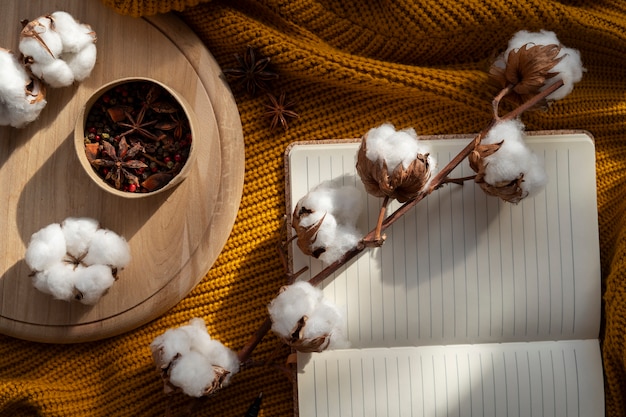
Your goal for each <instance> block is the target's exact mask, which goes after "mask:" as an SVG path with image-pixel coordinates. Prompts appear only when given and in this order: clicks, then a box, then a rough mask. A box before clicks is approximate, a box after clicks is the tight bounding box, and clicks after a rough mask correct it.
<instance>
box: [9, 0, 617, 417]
mask: <svg viewBox="0 0 626 417" xmlns="http://www.w3.org/2000/svg"><path fill="white" fill-rule="evenodd" d="M92 1H94V0H92ZM104 2H105V4H107V5H108V6H110V7H112V8H114V9H115V10H116V11H118V12H119V13H122V14H128V15H132V16H141V15H151V14H155V13H162V12H168V11H174V12H176V13H179V16H180V17H181V18H182V19H183V20H184V21H185V22H186V23H187V24H188V25H189V26H190V27H191V28H192V29H193V30H194V31H195V32H196V33H197V34H198V36H199V37H200V38H201V39H202V41H203V42H205V44H206V46H207V47H208V48H209V50H210V51H211V53H212V54H213V55H214V56H215V58H216V59H217V61H218V62H219V63H220V65H221V66H222V68H228V67H234V66H235V65H236V60H235V58H234V57H233V55H234V54H235V53H237V54H242V53H243V52H244V51H245V48H246V46H247V45H251V46H254V47H255V48H256V49H257V50H258V51H260V52H261V53H262V54H263V55H265V56H268V57H270V58H271V65H272V68H273V70H274V71H276V72H278V73H279V74H280V79H279V80H278V81H277V82H276V90H277V91H284V92H285V93H286V94H287V95H288V96H289V98H290V99H292V100H294V102H295V104H294V109H295V110H296V111H297V112H298V113H299V115H300V117H299V118H298V119H295V120H293V121H292V122H291V123H290V128H289V129H288V130H287V131H283V130H282V129H281V128H278V129H275V130H273V131H272V130H271V129H270V128H269V122H268V120H267V118H266V117H265V114H264V113H265V111H266V110H265V108H264V103H265V100H266V99H265V97H263V96H259V97H252V96H250V95H248V94H246V93H245V92H244V91H241V90H237V89H235V90H234V94H235V97H236V99H237V104H238V107H239V111H240V114H241V119H242V123H243V131H244V137H245V148H246V155H245V156H246V174H245V184H244V191H243V197H242V203H241V207H240V209H239V212H238V217H237V220H236V223H235V225H234V229H233V232H232V235H231V236H230V238H229V240H228V242H227V244H226V246H225V248H224V250H223V252H222V253H221V255H220V257H219V258H218V260H217V262H216V264H215V265H214V267H213V268H212V269H211V270H210V271H209V272H208V274H207V276H206V277H205V278H204V279H203V280H202V282H201V283H200V284H199V285H198V286H197V287H196V288H195V289H194V290H193V291H192V292H191V293H190V294H189V295H188V296H187V297H186V298H185V299H183V300H182V301H181V302H180V303H179V304H178V305H177V306H176V307H175V308H173V309H172V310H171V311H169V312H168V313H167V314H165V315H163V316H162V317H161V318H159V319H157V320H155V321H153V322H152V323H149V324H147V325H145V326H143V327H141V328H139V329H137V330H135V331H133V332H130V333H128V334H125V335H122V336H119V337H115V338H112V339H108V340H104V341H100V342H95V343H86V344H78V345H69V346H67V345H46V344H36V343H30V342H24V341H20V340H15V339H12V338H9V337H5V336H0V415H1V416H35V415H45V416H133V417H134V416H159V415H163V413H164V410H165V409H166V407H167V406H168V402H169V406H170V407H171V412H172V415H185V413H187V411H189V410H190V409H193V410H194V411H193V413H194V414H193V415H202V416H243V415H244V414H245V411H246V409H247V407H248V406H249V405H250V403H251V402H252V400H253V399H254V398H255V397H256V396H257V395H258V394H259V392H263V395H264V400H263V407H262V411H261V413H260V415H261V416H288V415H291V414H292V410H293V401H292V385H291V383H290V381H289V379H288V378H287V377H286V375H285V373H284V372H282V371H281V370H280V369H278V368H268V367H258V368H252V369H249V370H245V371H243V372H241V373H239V374H237V375H236V376H235V377H234V378H233V380H232V383H231V385H230V386H229V387H227V388H225V389H224V390H223V391H221V392H220V393H219V394H218V395H217V396H214V397H212V398H208V399H203V400H200V401H197V402H195V403H194V402H189V400H188V399H187V398H185V397H183V396H172V397H166V396H165V395H164V394H163V392H162V384H161V380H160V377H159V375H158V373H157V372H156V371H155V369H154V365H153V362H152V359H151V356H150V349H149V344H150V342H151V341H152V340H153V339H154V338H155V337H156V336H157V335H159V334H161V333H163V332H164V331H165V330H166V329H168V328H170V327H174V326H178V325H181V324H184V323H186V322H187V321H188V320H189V319H190V318H192V317H202V318H204V319H205V320H206V322H207V325H208V330H209V333H210V334H211V335H212V336H214V337H215V338H217V339H219V340H221V341H222V342H224V343H225V344H226V345H228V346H229V347H232V348H233V349H239V348H240V347H241V346H242V345H244V344H245V342H246V341H247V340H248V338H249V337H250V335H251V334H252V332H253V331H254V330H256V328H257V327H258V326H259V325H260V324H261V323H262V322H263V320H264V319H265V317H266V304H267V303H268V302H269V301H270V300H271V299H272V298H273V297H274V296H275V293H276V291H277V290H278V288H279V287H280V286H281V285H282V284H283V283H284V279H285V278H284V275H283V267H282V264H281V261H280V259H279V258H278V257H277V256H276V249H275V247H276V245H277V242H278V239H279V238H278V232H279V229H280V225H281V218H282V216H283V215H284V211H285V210H284V184H285V182H284V174H283V160H282V157H283V152H284V150H285V147H286V146H287V145H288V144H289V143H291V142H293V141H297V140H310V139H324V138H352V137H359V136H361V135H362V134H363V133H365V132H366V131H367V130H368V129H369V128H371V127H374V126H377V125H379V124H382V123H384V122H391V123H393V124H394V125H395V126H396V127H399V128H400V127H408V126H412V127H415V129H416V130H417V132H418V133H419V134H425V135H426V134H450V133H471V132H477V131H479V130H480V129H482V128H483V127H484V126H485V124H486V123H487V122H488V121H489V120H490V117H491V107H490V102H491V98H492V97H493V95H494V93H495V91H494V89H493V88H492V87H489V86H488V84H487V69H488V67H489V65H490V63H491V61H492V59H493V57H494V56H495V54H496V53H497V52H498V51H500V50H502V49H503V48H504V47H505V46H506V43H507V42H508V39H509V38H510V36H511V35H512V34H513V33H514V32H515V31H517V30H520V29H528V30H539V29H548V30H552V31H554V32H556V33H557V35H558V37H559V39H560V40H561V41H562V42H563V43H564V44H565V45H567V46H569V47H573V48H576V49H579V50H580V51H581V54H582V58H583V63H584V65H585V67H586V68H587V70H588V71H587V73H586V74H585V75H584V78H583V81H582V82H580V83H579V84H577V86H576V87H575V89H574V92H573V93H572V94H571V95H570V96H568V97H567V98H566V99H564V100H562V101H559V102H557V103H556V104H554V105H553V106H552V108H551V109H550V110H549V111H548V112H535V113H532V114H531V113H528V114H526V115H525V116H524V121H525V123H526V125H527V129H528V130H544V129H586V130H589V131H590V132H591V133H592V134H593V135H594V136H595V139H596V148H597V155H596V156H597V184H598V205H599V213H600V215H599V228H600V243H601V257H602V280H603V281H602V282H603V333H602V334H601V338H602V350H603V357H604V370H605V375H606V383H605V385H606V386H605V389H606V407H607V415H609V416H622V415H626V404H625V399H626V350H625V344H624V339H625V338H626V240H625V238H626V186H625V182H626V2H623V1H621V0H603V1H597V2H596V1H585V0H561V1H554V0H506V1H505V0H462V1H460V0H422V1H414V0H396V1H387V2H382V1H364V0H342V1H331V0H290V1H282V0H259V1H253V0H223V1H208V2H207V1H202V0H104ZM281 346H282V345H281V343H280V342H279V341H278V339H277V338H276V337H275V336H273V335H271V334H269V335H267V336H266V337H265V339H264V341H263V342H262V343H261V344H260V345H259V346H258V347H257V349H256V350H255V355H254V356H255V357H256V358H258V359H260V360H263V359H267V358H269V357H270V356H272V355H274V354H276V350H277V349H278V354H279V355H280V356H281V357H284V355H285V353H286V352H287V351H286V350H285V349H284V348H282V347H281Z"/></svg>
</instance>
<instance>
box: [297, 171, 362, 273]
mask: <svg viewBox="0 0 626 417" xmlns="http://www.w3.org/2000/svg"><path fill="white" fill-rule="evenodd" d="M363 197H364V196H363V194H362V192H361V191H359V189H357V188H356V187H354V186H350V185H341V184H339V183H337V182H334V181H324V182H322V183H320V184H318V185H317V186H315V187H314V188H313V189H311V190H310V191H309V192H308V193H307V194H306V195H305V196H304V197H302V198H301V199H300V200H299V201H298V203H297V204H296V208H295V213H296V215H299V226H298V228H299V229H301V230H304V229H307V228H310V227H313V226H315V225H317V224H318V223H319V222H320V221H321V224H319V228H318V230H317V234H316V235H315V236H314V237H313V238H314V240H313V241H312V242H308V246H309V247H310V249H311V252H312V253H313V254H314V256H316V257H317V258H318V259H320V260H321V261H322V262H324V263H325V264H330V263H332V262H334V261H335V260H337V259H339V258H340V257H341V256H342V255H343V254H345V253H346V252H347V251H348V250H350V249H352V248H354V247H355V246H356V245H357V243H358V242H359V241H360V239H361V237H362V234H361V232H359V230H358V229H357V227H356V223H357V221H358V219H359V216H360V215H361V211H362V205H363V201H364V198H363ZM305 209H306V210H305ZM322 219H323V220H322ZM320 248H323V249H324V251H323V252H321V251H319V250H318V249H320ZM320 253H321V254H320Z"/></svg>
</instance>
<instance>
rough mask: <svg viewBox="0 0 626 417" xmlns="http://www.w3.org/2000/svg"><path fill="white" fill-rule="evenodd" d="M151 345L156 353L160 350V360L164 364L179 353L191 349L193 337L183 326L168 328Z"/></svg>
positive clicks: (181, 353)
mask: <svg viewBox="0 0 626 417" xmlns="http://www.w3.org/2000/svg"><path fill="white" fill-rule="evenodd" d="M185 327H188V326H185ZM150 347H151V349H152V351H153V354H155V355H156V354H157V352H158V355H159V360H160V361H162V363H163V364H169V363H170V362H171V361H173V360H174V358H175V357H176V356H177V355H183V354H185V353H187V352H189V351H190V350H191V337H190V335H189V333H188V332H186V331H185V330H183V329H182V328H181V327H177V328H173V329H168V330H166V331H165V333H163V334H161V335H160V336H157V337H156V338H155V339H154V340H153V341H152V343H151V344H150Z"/></svg>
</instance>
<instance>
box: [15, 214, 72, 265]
mask: <svg viewBox="0 0 626 417" xmlns="http://www.w3.org/2000/svg"><path fill="white" fill-rule="evenodd" d="M66 251H67V250H66V246H65V236H64V235H63V230H62V229H61V225H60V224H58V223H52V224H50V225H48V226H46V227H44V228H43V229H41V230H39V231H37V232H35V233H34V234H33V235H32V236H31V238H30V243H29V244H28V248H27V249H26V254H25V255H24V260H25V261H26V264H27V265H28V267H29V268H30V269H31V270H33V271H43V270H45V269H47V268H49V267H51V266H52V265H55V264H57V263H59V262H60V260H61V259H62V258H63V257H64V256H65V253H66Z"/></svg>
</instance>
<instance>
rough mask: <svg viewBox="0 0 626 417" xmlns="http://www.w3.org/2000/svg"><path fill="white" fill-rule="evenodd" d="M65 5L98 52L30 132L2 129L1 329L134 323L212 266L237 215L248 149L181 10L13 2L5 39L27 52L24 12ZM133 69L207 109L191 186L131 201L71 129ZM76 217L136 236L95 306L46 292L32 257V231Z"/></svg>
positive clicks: (56, 335) (40, 336) (75, 329)
mask: <svg viewBox="0 0 626 417" xmlns="http://www.w3.org/2000/svg"><path fill="white" fill-rule="evenodd" d="M50 7H54V9H52V10H51V9H50ZM57 10H63V11H66V12H68V13H70V14H72V15H73V16H74V17H75V18H76V19H77V20H79V21H81V22H83V23H87V24H90V25H91V26H92V28H93V29H94V31H95V32H96V33H97V36H98V41H97V44H96V45H97V48H98V58H97V63H96V66H95V68H94V70H93V72H92V73H91V75H90V77H89V78H88V79H87V80H85V81H83V82H82V83H80V84H76V85H73V86H70V87H66V88H59V89H52V88H51V89H49V90H48V95H47V100H48V104H47V105H46V107H45V108H44V110H43V111H42V113H41V115H40V117H39V119H38V120H36V121H35V122H33V123H31V124H29V125H27V126H26V127H25V128H22V129H15V128H12V127H6V126H3V127H0V183H1V184H2V188H1V189H0V193H1V195H0V231H1V232H2V238H1V239H0V253H2V256H1V257H0V333H4V334H7V335H10V336H14V337H18V338H22V339H27V340H33V341H41V342H54V343H69V342H82V341H91V340H97V339H102V338H105V337H109V336H113V335H117V334H121V333H123V332H126V331H129V330H131V329H134V328H136V327H138V326H139V325H141V324H144V323H146V322H148V321H150V320H152V319H154V318H156V317H158V316H159V315H161V314H163V313H164V312H165V311H167V310H168V309H170V308H171V307H173V306H174V305H175V304H176V303H177V302H178V301H180V300H181V299H182V298H183V297H184V296H185V295H186V294H188V293H189V291H190V290H191V289H192V288H193V287H194V286H195V285H196V284H197V283H198V282H199V281H200V280H201V279H202V278H203V277H204V276H205V275H206V273H207V271H208V270H209V269H210V268H211V265H212V264H213V263H214V261H215V259H216V258H217V256H218V255H219V253H220V252H221V250H222V248H223V246H224V244H225V242H226V239H227V238H228V235H229V234H230V231H231V229H232V226H233V224H234V221H235V217H236V214H237V210H238V207H239V202H240V199H241V192H242V188H243V175H244V147H243V134H242V130H241V121H240V119H239V113H238V111H237V107H236V104H235V101H234V99H233V97H232V94H231V92H230V90H229V88H228V86H227V84H226V83H225V82H224V80H223V78H220V74H221V71H220V68H219V66H218V65H217V63H216V62H215V60H214V58H213V57H212V56H211V55H210V53H209V52H208V51H207V50H206V48H205V47H204V45H203V44H202V43H201V41H200V40H199V39H198V38H197V37H196V35H195V34H193V32H192V31H191V30H190V29H189V28H188V27H187V26H186V25H184V24H183V23H182V22H181V21H180V20H178V19H177V18H175V17H174V16H171V15H164V16H156V17H152V18H149V19H135V18H131V17H127V16H121V15H118V14H117V13H115V12H113V11H112V10H110V9H108V8H106V7H105V6H103V5H102V4H101V3H100V2H98V1H85V2H77V1H71V0H60V1H56V2H54V6H52V5H51V4H50V3H49V2H46V1H44V0H29V1H20V2H18V1H13V2H6V3H5V4H3V10H2V12H3V13H2V14H3V17H2V18H3V21H4V25H2V27H1V28H0V46H1V47H4V48H6V49H10V50H12V51H14V52H16V53H18V52H17V51H18V39H19V33H20V31H21V24H20V21H21V20H23V19H29V20H32V19H35V18H37V17H39V16H41V15H45V14H49V13H52V12H54V11H57ZM131 76H144V77H150V78H154V79H156V80H159V81H161V82H163V83H165V84H167V85H168V86H170V87H171V88H173V89H175V90H176V91H178V92H179V93H181V94H182V95H183V96H184V97H185V98H186V100H187V101H188V102H189V103H190V104H191V105H192V107H193V109H194V110H195V112H196V114H197V116H198V119H199V125H200V133H199V134H198V135H196V137H194V141H195V146H197V147H198V150H199V152H198V157H197V159H196V160H195V166H194V167H193V170H192V172H191V174H190V175H189V177H188V178H187V179H186V180H185V181H184V182H183V183H182V184H180V185H179V186H178V187H177V188H175V189H174V190H173V191H172V192H166V193H162V194H157V195H154V196H151V197H147V198H144V199H134V200H127V199H123V198H119V197H115V196H113V195H110V194H108V193H107V192H105V191H103V190H101V189H99V188H98V187H97V186H96V185H95V184H93V183H92V182H91V180H90V179H89V178H88V176H87V174H86V173H85V172H84V171H83V170H82V168H81V165H80V163H79V161H78V158H77V157H76V155H75V152H74V149H73V142H72V140H73V139H72V134H73V129H74V124H75V122H76V118H77V117H78V114H79V111H80V109H81V107H82V106H83V105H84V103H85V101H86V100H87V98H88V97H89V95H90V94H91V93H92V92H94V91H95V90H97V89H98V87H99V86H101V85H103V84H105V83H107V82H109V81H112V80H114V79H118V78H122V77H131ZM67 217H92V218H95V219H97V220H99V221H100V223H101V225H102V227H105V228H107V229H111V230H113V231H115V232H116V233H118V234H120V235H122V236H124V237H125V238H126V239H127V240H128V242H129V244H130V248H131V255H132V261H131V263H130V265H129V266H128V267H127V268H125V269H124V270H123V271H122V272H121V273H120V278H119V280H118V281H117V282H116V283H115V284H114V285H113V286H112V287H111V289H110V290H109V292H108V293H107V294H106V295H104V296H103V297H102V298H101V299H100V300H99V301H98V303H97V304H96V305H94V306H85V305H83V304H80V303H78V302H66V301H58V300H54V299H52V297H50V296H48V295H45V294H43V293H40V292H39V291H38V290H36V289H35V288H34V287H33V285H32V280H31V278H30V277H29V273H30V271H29V269H28V267H27V265H26V264H25V262H24V260H23V257H24V252H25V250H26V247H27V245H28V243H29V240H30V237H31V235H32V234H33V233H34V232H36V231H37V230H39V229H41V228H42V227H44V226H46V225H48V224H50V223H55V222H61V221H62V220H63V219H65V218H67Z"/></svg>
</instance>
